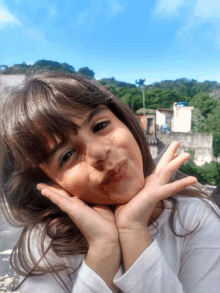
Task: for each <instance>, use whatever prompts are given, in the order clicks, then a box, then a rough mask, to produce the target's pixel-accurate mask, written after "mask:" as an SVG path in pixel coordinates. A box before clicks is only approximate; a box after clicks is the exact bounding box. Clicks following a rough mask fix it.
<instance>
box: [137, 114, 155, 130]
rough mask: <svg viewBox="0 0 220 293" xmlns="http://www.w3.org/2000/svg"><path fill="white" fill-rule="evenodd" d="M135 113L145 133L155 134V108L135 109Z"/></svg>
mask: <svg viewBox="0 0 220 293" xmlns="http://www.w3.org/2000/svg"><path fill="white" fill-rule="evenodd" d="M136 115H137V117H138V119H139V120H140V124H141V127H142V128H144V129H146V134H147V135H155V131H156V110H152V109H143V108H141V109H139V110H137V111H136Z"/></svg>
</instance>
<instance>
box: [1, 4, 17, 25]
mask: <svg viewBox="0 0 220 293" xmlns="http://www.w3.org/2000/svg"><path fill="white" fill-rule="evenodd" d="M5 25H21V23H20V21H19V20H18V19H17V18H16V17H15V16H14V15H13V14H12V13H11V12H10V11H9V10H8V9H7V8H6V7H3V5H2V4H1V3H0V28H1V27H3V26H5Z"/></svg>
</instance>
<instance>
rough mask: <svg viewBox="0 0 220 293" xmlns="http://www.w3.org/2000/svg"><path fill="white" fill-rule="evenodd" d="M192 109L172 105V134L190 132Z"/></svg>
mask: <svg viewBox="0 0 220 293" xmlns="http://www.w3.org/2000/svg"><path fill="white" fill-rule="evenodd" d="M193 109H194V107H190V106H184V105H182V103H174V104H173V121H172V131H173V132H191V120H192V110H193Z"/></svg>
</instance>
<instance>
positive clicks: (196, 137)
mask: <svg viewBox="0 0 220 293" xmlns="http://www.w3.org/2000/svg"><path fill="white" fill-rule="evenodd" d="M156 136H157V139H158V140H159V141H160V142H161V143H162V144H163V146H165V145H169V144H170V143H171V142H172V141H179V142H180V148H179V150H178V154H180V153H182V152H187V151H188V150H189V149H191V150H192V151H194V152H195V154H194V162H195V164H196V165H198V166H202V165H204V164H205V163H206V162H207V163H210V162H211V161H213V148H212V134H211V133H210V134H208V133H203V134H198V133H184V132H170V133H162V132H157V133H156ZM158 152H160V150H159V151H158Z"/></svg>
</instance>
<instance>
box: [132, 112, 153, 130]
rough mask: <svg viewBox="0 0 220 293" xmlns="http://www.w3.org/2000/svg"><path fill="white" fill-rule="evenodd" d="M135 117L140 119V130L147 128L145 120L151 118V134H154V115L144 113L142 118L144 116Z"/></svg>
mask: <svg viewBox="0 0 220 293" xmlns="http://www.w3.org/2000/svg"><path fill="white" fill-rule="evenodd" d="M136 115H137V117H138V118H139V119H140V122H141V127H142V128H147V127H148V125H147V119H148V118H153V125H152V132H153V133H155V131H156V130H155V120H156V115H155V114H149V113H146V114H145V116H144V114H136Z"/></svg>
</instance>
